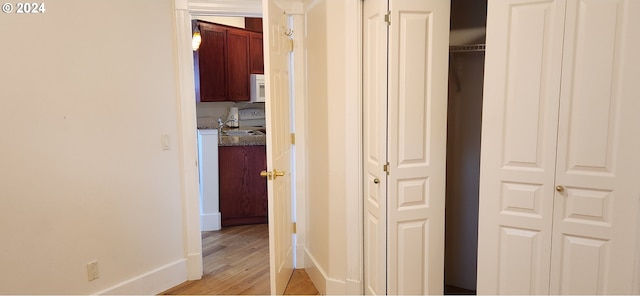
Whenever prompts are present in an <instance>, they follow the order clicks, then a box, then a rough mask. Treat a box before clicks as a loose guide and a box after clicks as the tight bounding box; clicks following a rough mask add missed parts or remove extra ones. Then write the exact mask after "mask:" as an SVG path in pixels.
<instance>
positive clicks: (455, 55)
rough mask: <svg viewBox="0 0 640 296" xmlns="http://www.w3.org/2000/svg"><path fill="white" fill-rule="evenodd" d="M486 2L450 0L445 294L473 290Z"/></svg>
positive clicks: (474, 286)
mask: <svg viewBox="0 0 640 296" xmlns="http://www.w3.org/2000/svg"><path fill="white" fill-rule="evenodd" d="M486 21H487V2H486V0H485V1H478V0H452V1H451V31H450V36H449V39H450V40H449V44H450V46H449V94H448V110H447V113H448V114H447V118H448V122H447V176H446V179H447V181H446V182H447V183H446V210H445V260H444V264H445V268H444V279H445V289H444V291H445V294H458V295H459V294H475V291H476V276H477V251H478V190H479V179H480V135H481V127H482V93H483V82H484V79H483V78H484V48H485V47H484V44H485V34H486Z"/></svg>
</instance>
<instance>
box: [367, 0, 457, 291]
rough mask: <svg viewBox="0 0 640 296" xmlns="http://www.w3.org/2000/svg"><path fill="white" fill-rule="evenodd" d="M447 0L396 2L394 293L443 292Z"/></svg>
mask: <svg viewBox="0 0 640 296" xmlns="http://www.w3.org/2000/svg"><path fill="white" fill-rule="evenodd" d="M449 2H450V1H449V0H435V1H415V0H391V1H390V6H389V8H390V9H389V10H390V11H391V17H390V20H391V25H390V26H389V99H388V100H389V101H388V105H389V121H388V136H389V146H388V149H389V157H388V161H389V166H390V169H389V170H390V172H389V176H388V181H389V182H388V222H387V223H388V278H387V281H388V293H389V294H422V295H424V294H442V293H443V283H444V272H443V270H444V210H445V209H444V202H445V165H446V129H447V121H446V120H447V118H446V117H447V76H448V75H447V73H448V66H449V63H448V52H449V51H448V44H449V13H450V3H449ZM365 3H366V1H365Z"/></svg>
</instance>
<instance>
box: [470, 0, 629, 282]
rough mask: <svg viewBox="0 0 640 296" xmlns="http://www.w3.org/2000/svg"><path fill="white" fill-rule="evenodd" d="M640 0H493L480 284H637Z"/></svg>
mask: <svg viewBox="0 0 640 296" xmlns="http://www.w3.org/2000/svg"><path fill="white" fill-rule="evenodd" d="M639 8H640V2H638V1H635V0H627V1H625V0H566V1H565V0H555V1H547V0H490V1H489V5H488V17H487V19H488V21H487V52H486V67H485V68H486V72H485V93H484V106H483V127H482V145H481V168H480V218H479V231H478V236H479V238H478V239H479V243H478V270H479V272H478V290H477V291H478V293H479V294H548V293H552V294H629V293H632V292H633V290H632V289H633V288H632V285H633V282H634V279H635V278H636V277H638V276H640V275H639V274H638V271H637V268H636V271H634V258H635V256H637V251H636V250H637V238H636V235H637V234H636V233H637V231H636V229H637V227H638V217H637V212H638V206H639V202H640V200H639V198H640V187H639V186H638V185H637V184H638V179H637V178H638V177H637V176H638V175H640V161H639V159H640V158H639V157H638V154H637V151H640V150H639V149H640V137H639V135H640V120H639V118H640V117H639V116H637V114H638V113H639V112H640V100H638V99H637V90H635V89H634V88H635V87H637V84H638V82H637V78H634V77H638V76H637V75H638V73H637V69H638V68H640V63H639V60H640V59H639V58H638V56H637V52H638V49H639V47H640V44H639V42H640V40H639V38H640V34H639V29H640V26H639V22H638V21H637V20H635V19H633V15H637V14H638V13H640V9H639ZM634 79H635V82H634Z"/></svg>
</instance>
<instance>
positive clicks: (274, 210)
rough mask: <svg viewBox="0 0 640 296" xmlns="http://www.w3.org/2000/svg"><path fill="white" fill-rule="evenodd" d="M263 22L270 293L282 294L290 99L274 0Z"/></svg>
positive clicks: (288, 223)
mask: <svg viewBox="0 0 640 296" xmlns="http://www.w3.org/2000/svg"><path fill="white" fill-rule="evenodd" d="M263 23H264V24H265V30H264V35H263V36H264V40H265V42H264V44H265V55H264V56H265V59H264V69H265V86H266V93H267V97H266V103H265V111H266V122H267V128H268V132H267V174H268V176H267V178H268V179H269V180H268V181H267V192H268V196H269V197H268V200H269V206H268V207H269V209H268V212H269V256H270V263H271V272H270V275H271V293H272V294H283V293H284V290H285V288H286V286H287V283H288V282H289V278H290V277H291V274H292V272H293V240H292V236H293V222H292V213H291V174H290V172H291V171H292V170H291V128H290V126H291V123H290V112H289V105H290V102H291V100H290V92H289V90H290V88H289V38H288V37H287V36H286V35H285V31H286V29H287V24H286V21H285V14H284V11H283V10H282V9H281V8H280V7H278V6H277V5H276V4H275V1H274V0H265V1H263ZM280 175H281V176H280Z"/></svg>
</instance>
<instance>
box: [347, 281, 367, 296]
mask: <svg viewBox="0 0 640 296" xmlns="http://www.w3.org/2000/svg"><path fill="white" fill-rule="evenodd" d="M347 294H348V295H364V289H363V287H362V282H361V281H356V280H347Z"/></svg>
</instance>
